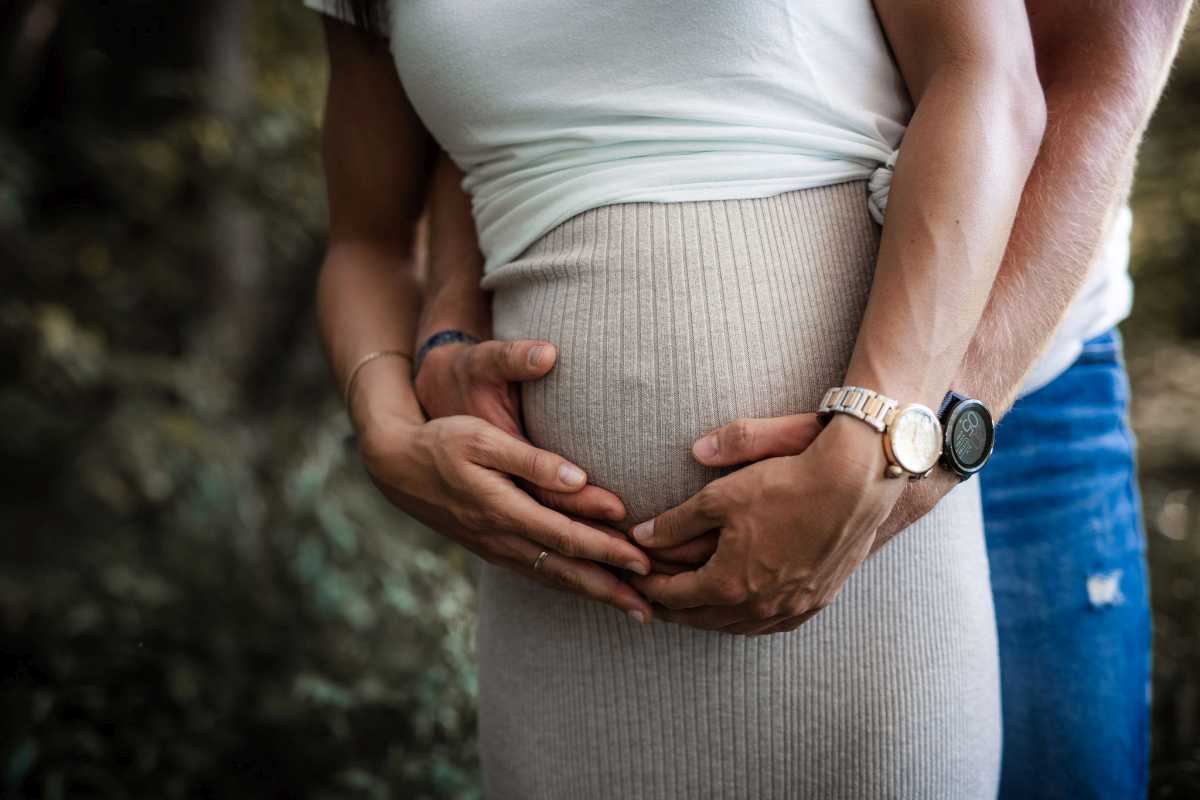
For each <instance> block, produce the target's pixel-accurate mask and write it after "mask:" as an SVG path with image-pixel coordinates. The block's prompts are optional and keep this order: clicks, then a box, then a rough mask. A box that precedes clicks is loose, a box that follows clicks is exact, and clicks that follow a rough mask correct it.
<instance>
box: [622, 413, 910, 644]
mask: <svg viewBox="0 0 1200 800" xmlns="http://www.w3.org/2000/svg"><path fill="white" fill-rule="evenodd" d="M810 433H811V431H810ZM718 438H719V437H718ZM732 438H733V440H734V441H738V440H746V439H745V437H744V436H743V435H742V434H740V433H739V434H738V435H737V436H735V437H732ZM804 438H805V436H801V435H797V438H795V439H793V440H792V441H793V444H799V446H801V447H803V441H804ZM749 441H751V442H753V441H755V439H754V437H753V436H751V437H749ZM760 441H767V440H766V439H760ZM809 441H811V445H810V446H809V447H808V448H807V449H805V450H804V452H802V453H801V454H800V455H794V456H786V457H775V458H768V459H766V460H763V461H759V462H758V463H755V464H752V465H750V466H747V467H745V468H743V469H741V470H739V471H737V472H735V473H733V474H731V475H727V476H725V477H723V478H719V479H718V480H715V481H713V482H712V483H710V484H708V486H706V487H704V489H702V490H701V491H700V492H699V493H698V494H696V495H694V496H693V497H692V498H690V499H688V500H686V501H685V502H684V503H683V504H682V505H680V506H677V507H676V508H673V509H671V510H669V511H667V512H665V513H663V514H661V515H659V516H658V517H656V518H655V519H653V520H650V521H648V522H645V523H642V524H641V525H638V526H637V527H636V528H634V530H633V536H634V539H635V540H636V541H637V542H638V543H639V544H641V545H643V546H644V547H650V548H661V547H674V546H679V545H682V544H684V543H685V542H688V541H690V540H693V539H695V538H696V537H699V536H702V535H704V534H706V533H707V532H709V531H712V530H714V529H715V530H717V531H718V532H719V533H718V539H717V545H716V551H715V552H714V553H713V555H712V558H711V559H709V560H708V561H707V562H706V563H705V564H704V565H703V566H701V567H700V568H699V569H697V570H694V571H689V572H681V573H677V574H674V575H664V574H652V575H649V576H646V577H642V578H638V577H633V578H631V579H630V582H631V583H632V584H633V585H634V586H635V587H636V588H637V589H638V590H639V591H641V592H642V594H644V595H645V596H646V597H647V598H649V599H650V600H652V601H654V602H655V603H657V604H659V605H660V606H662V608H661V609H660V608H657V607H656V609H655V613H656V614H657V615H658V616H659V617H661V618H663V619H666V620H668V621H673V622H678V623H681V624H685V625H690V626H692V627H697V628H706V629H712V630H724V631H727V632H730V633H742V634H763V633H775V632H779V631H786V630H792V629H794V628H796V627H798V626H799V625H801V624H803V623H804V622H805V621H806V620H807V619H809V618H810V617H811V616H812V615H813V614H815V613H817V612H818V611H820V610H821V609H822V608H825V607H826V606H827V605H828V604H829V603H830V602H832V600H833V598H834V597H835V596H836V595H837V593H838V592H839V591H840V590H841V587H842V586H843V585H844V584H845V582H846V580H847V578H849V576H850V575H851V574H852V573H853V572H854V570H855V569H857V567H858V565H859V564H861V563H862V561H863V559H865V558H866V557H867V555H868V554H869V553H870V552H871V550H872V548H873V546H874V542H875V538H876V535H875V532H876V529H877V528H878V527H879V526H880V525H881V524H882V523H883V522H884V521H885V520H886V519H887V517H888V515H889V513H891V511H892V508H893V506H894V505H895V503H896V500H897V498H898V497H899V495H900V492H901V491H902V490H903V488H904V483H905V482H904V481H899V480H889V479H886V478H884V477H883V474H884V468H885V466H886V459H885V458H884V455H883V449H882V447H880V445H879V441H878V434H876V433H874V432H873V431H871V430H870V428H868V427H867V426H865V425H863V424H862V423H860V422H858V421H857V420H853V419H850V418H847V417H835V418H834V420H833V421H832V422H831V423H830V424H829V426H828V427H826V428H825V429H824V430H823V431H821V432H820V435H819V436H816V437H815V438H811V436H810V437H809ZM717 445H718V446H717V450H716V454H715V455H714V456H712V457H722V456H721V449H722V443H721V441H718V443H717ZM706 452H707V451H706ZM755 452H758V451H755ZM746 454H749V453H746ZM742 455H743V454H740V453H737V451H734V450H729V449H727V450H726V453H725V455H724V456H723V458H728V459H735V458H736V460H735V461H732V462H730V463H740V462H741V461H742V460H743V459H742Z"/></svg>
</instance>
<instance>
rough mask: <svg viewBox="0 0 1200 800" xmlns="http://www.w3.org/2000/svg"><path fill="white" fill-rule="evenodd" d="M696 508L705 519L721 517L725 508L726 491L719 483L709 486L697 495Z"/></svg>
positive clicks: (715, 482)
mask: <svg viewBox="0 0 1200 800" xmlns="http://www.w3.org/2000/svg"><path fill="white" fill-rule="evenodd" d="M696 508H697V510H699V512H700V513H701V514H703V515H704V516H705V517H709V518H710V519H711V518H715V517H719V516H721V514H722V512H723V510H724V508H725V490H724V488H723V487H722V486H721V484H720V482H719V481H714V482H713V483H710V484H708V485H707V486H705V487H704V488H703V489H701V490H700V493H699V494H698V495H696Z"/></svg>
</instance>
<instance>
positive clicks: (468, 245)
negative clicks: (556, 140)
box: [417, 153, 492, 342]
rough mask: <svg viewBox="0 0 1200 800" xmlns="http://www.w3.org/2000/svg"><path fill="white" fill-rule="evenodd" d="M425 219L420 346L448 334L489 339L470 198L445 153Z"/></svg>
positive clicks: (488, 316)
mask: <svg viewBox="0 0 1200 800" xmlns="http://www.w3.org/2000/svg"><path fill="white" fill-rule="evenodd" d="M428 215H429V216H428V218H429V271H428V275H427V276H426V280H425V293H424V298H423V303H422V307H421V319H420V323H419V324H418V327H417V339H418V342H420V341H423V340H424V339H425V338H426V337H428V336H429V335H430V334H432V333H434V332H436V331H439V330H445V329H447V328H452V329H455V330H461V331H465V332H467V333H470V334H473V335H475V336H478V337H479V338H481V339H488V338H491V332H492V315H491V306H490V304H489V302H488V296H487V294H486V293H485V292H484V291H483V290H482V289H480V288H479V281H480V279H481V278H482V276H483V255H482V254H481V253H480V252H479V244H478V239H477V237H476V233H475V221H474V218H473V217H472V215H471V198H470V195H468V194H467V193H466V192H464V191H463V190H462V172H461V171H460V170H459V169H458V167H456V166H455V165H454V163H453V162H452V161H451V160H450V158H449V157H448V156H447V155H446V154H445V153H443V154H442V155H441V157H440V158H439V159H438V163H437V167H436V168H435V170H434V174H433V180H432V184H431V186H430V194H429V207H428Z"/></svg>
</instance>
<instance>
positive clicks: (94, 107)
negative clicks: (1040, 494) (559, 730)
mask: <svg viewBox="0 0 1200 800" xmlns="http://www.w3.org/2000/svg"><path fill="white" fill-rule="evenodd" d="M323 62H324V52H323V42H322V40H321V35H320V25H319V20H318V18H317V17H316V16H315V15H314V14H312V13H311V12H307V11H304V10H303V9H301V8H300V7H299V2H298V0H259V2H255V3H244V2H241V0H204V2H198V3H154V2H149V0H141V1H140V2H139V1H137V0H124V1H123V2H111V3H66V2H62V0H20V1H17V2H12V3H7V4H5V5H4V6H3V7H0V70H2V72H0V76H2V81H0V103H2V104H3V105H2V106H0V113H2V117H0V259H2V263H3V272H2V273H0V276H2V277H0V287H2V290H0V498H2V505H0V526H2V531H3V536H2V537H0V548H2V551H0V659H2V660H0V724H2V727H0V797H4V798H61V797H77V796H99V797H154V798H159V797H215V798H240V797H256V798H258V797H288V798H298V797H306V798H325V797H364V798H388V797H394V798H418V797H475V796H478V794H479V790H478V768H477V758H476V752H475V747H474V727H475V716H474V714H475V711H474V698H475V684H474V669H473V662H472V658H473V656H472V639H473V635H474V593H473V589H472V586H471V583H470V581H469V579H468V575H467V570H466V566H465V562H464V559H463V556H462V554H461V553H460V552H458V551H456V550H454V549H453V548H450V547H447V546H445V545H444V544H443V543H442V541H441V540H440V539H439V538H438V537H437V536H435V535H433V534H431V533H429V532H427V531H424V530H422V529H421V528H419V527H418V526H416V525H415V524H413V523H411V522H409V521H408V520H407V519H405V518H404V517H403V516H402V515H400V514H398V513H396V512H394V511H392V510H391V509H390V508H389V507H388V506H387V504H386V503H385V502H383V501H382V500H381V499H380V498H379V497H378V496H377V495H376V492H375V491H374V489H373V487H372V486H371V484H370V483H369V481H368V480H367V479H366V477H365V475H364V474H363V472H362V470H361V468H360V467H359V466H358V463H357V460H356V458H355V456H354V453H353V451H351V450H350V449H349V448H348V447H347V445H346V441H345V437H346V435H347V433H348V426H347V424H346V422H345V420H344V418H343V415H342V413H341V407H340V403H339V399H338V397H337V394H336V392H335V390H334V388H333V386H332V384H331V382H330V380H329V378H328V376H327V374H326V368H325V365H324V362H323V360H322V356H321V353H320V348H319V343H318V341H317V338H316V335H315V329H314V324H313V320H312V316H313V315H312V296H313V287H314V279H315V275H316V270H317V267H318V265H319V263H320V259H321V255H322V238H323V226H324V223H325V208H324V194H323V187H322V179H321V172H320V164H319V161H318V139H319V135H318V124H319V119H320V106H321V100H322V94H323V91H324V82H325V73H324V63H323ZM1198 123H1200V34H1198V33H1197V32H1196V21H1195V19H1193V24H1192V26H1191V30H1190V33H1189V37H1188V41H1187V42H1185V44H1184V47H1183V49H1182V51H1181V56H1180V60H1179V63H1178V65H1177V67H1176V70H1175V74H1174V77H1173V79H1172V81H1171V84H1170V86H1169V88H1168V92H1167V95H1166V97H1165V99H1164V101H1163V104H1162V106H1161V108H1160V110H1159V112H1158V114H1157V115H1156V117H1155V120H1154V123H1153V125H1152V127H1151V131H1150V135H1149V138H1148V140H1147V142H1146V143H1145V146H1144V147H1143V149H1142V158H1141V166H1140V170H1139V179H1138V182H1137V184H1136V188H1135V198H1134V201H1135V216H1136V229H1135V242H1134V253H1135V256H1134V269H1135V280H1136V283H1137V303H1136V307H1135V312H1134V316H1133V318H1132V319H1130V320H1129V321H1128V322H1127V323H1126V324H1125V326H1124V332H1125V335H1126V342H1127V347H1128V351H1127V355H1128V362H1129V367H1130V371H1131V373H1132V376H1133V380H1134V387H1135V406H1134V421H1135V426H1136V429H1137V432H1138V435H1139V438H1140V442H1141V454H1140V459H1141V461H1140V464H1141V473H1142V480H1143V488H1144V494H1145V510H1146V522H1147V530H1148V535H1149V541H1150V558H1151V562H1152V572H1153V600H1154V612H1155V626H1156V634H1155V637H1156V638H1155V647H1156V650H1155V663H1154V666H1155V697H1154V769H1153V787H1152V793H1153V795H1154V796H1156V797H1200V644H1198V641H1200V640H1198V637H1197V633H1198V632H1200V631H1198V627H1200V625H1198V620H1200V614H1198V612H1200V578H1198V576H1197V569H1198V567H1200V427H1198V426H1197V425H1196V422H1195V420H1196V419H1198V418H1200V313H1198V312H1197V311H1196V302H1197V300H1196V298H1197V297H1200V272H1198V271H1197V269H1196V259H1197V256H1198V254H1200V137H1197V134H1196V129H1197V124H1198Z"/></svg>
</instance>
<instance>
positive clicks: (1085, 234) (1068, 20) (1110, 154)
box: [652, 0, 1191, 563]
mask: <svg viewBox="0 0 1200 800" xmlns="http://www.w3.org/2000/svg"><path fill="white" fill-rule="evenodd" d="M1190 5H1191V0H1164V1H1163V2H1157V3H1145V2H1142V0H1114V2H1110V3H1106V4H1104V5H1103V6H1099V7H1098V6H1096V5H1095V4H1093V3H1091V2H1090V0H1026V7H1027V8H1028V9H1029V13H1030V20H1029V21H1030V27H1031V28H1032V33H1033V47H1034V51H1035V53H1036V54H1037V62H1038V77H1039V80H1040V81H1041V84H1042V89H1043V92H1044V94H1045V97H1046V115H1047V120H1048V123H1047V128H1046V135H1045V138H1044V139H1043V141H1042V146H1041V148H1040V150H1039V151H1038V156H1037V159H1036V160H1035V161H1034V164H1033V169H1032V170H1031V172H1030V174H1029V179H1028V180H1027V181H1026V183H1025V188H1024V191H1023V193H1022V196H1021V205H1020V208H1019V209H1018V211H1017V217H1016V220H1015V221H1014V223H1013V229H1012V234H1011V235H1010V237H1009V242H1008V249H1007V250H1006V251H1005V254H1004V261H1003V263H1002V264H1001V266H1000V270H999V272H998V273H997V276H996V282H995V285H994V286H993V287H992V292H991V294H990V295H989V296H988V302H987V306H986V308H985V309H984V312H983V315H982V317H981V318H980V321H979V327H978V328H976V330H975V335H974V337H973V338H972V339H971V344H970V346H969V347H968V348H967V353H966V355H965V356H964V358H963V361H962V363H961V364H960V365H959V368H958V371H957V373H956V376H955V378H954V380H953V382H952V386H953V387H954V389H955V390H956V391H959V392H961V393H963V394H966V395H967V396H969V397H976V398H979V399H981V400H983V401H984V402H985V403H987V405H988V407H989V408H990V410H991V412H992V415H993V416H994V417H996V418H997V419H999V418H1000V417H1001V416H1002V415H1003V414H1004V413H1005V412H1006V411H1007V410H1008V409H1009V407H1010V406H1011V405H1012V403H1013V399H1014V398H1015V396H1016V393H1017V391H1018V389H1019V388H1020V385H1021V381H1022V379H1023V378H1024V376H1025V374H1026V373H1027V372H1028V371H1029V369H1030V368H1031V367H1032V366H1033V364H1034V362H1035V361H1036V360H1037V358H1038V356H1039V355H1040V354H1041V352H1042V351H1043V349H1044V348H1045V346H1046V344H1047V342H1048V341H1049V340H1050V338H1051V336H1052V334H1053V333H1054V330H1055V328H1056V327H1057V325H1058V323H1059V321H1060V320H1061V319H1062V315H1063V313H1064V312H1065V311H1066V309H1067V307H1068V306H1069V305H1070V303H1071V301H1072V299H1073V298H1074V297H1075V295H1076V293H1077V292H1078V290H1079V287H1080V286H1081V285H1082V284H1083V281H1084V278H1085V277H1086V275H1087V272H1088V269H1089V268H1090V266H1091V264H1092V262H1093V260H1094V258H1095V256H1096V253H1097V252H1098V251H1099V249H1100V245H1101V244H1102V243H1103V241H1104V236H1105V234H1106V231H1107V226H1106V220H1107V218H1108V217H1109V215H1110V213H1111V212H1112V211H1113V210H1114V209H1116V208H1119V206H1120V203H1121V202H1122V200H1123V198H1124V197H1125V195H1126V194H1127V193H1128V190H1129V184H1130V183H1131V181H1132V178H1133V170H1134V165H1135V155H1136V152H1137V148H1138V144H1139V143H1140V141H1141V139H1142V135H1143V133H1144V131H1145V128H1146V124H1147V122H1148V121H1149V119H1150V115H1151V112H1153V110H1154V107H1155V105H1156V104H1157V103H1158V99H1159V97H1160V95H1161V93H1162V89H1163V84H1164V83H1165V82H1166V77H1167V73H1168V71H1169V67H1170V65H1171V62H1172V61H1173V60H1174V56H1175V52H1176V50H1177V49H1178V47H1179V41H1180V38H1181V36H1182V32H1183V27H1184V23H1185V22H1186V20H1187V15H1188V8H1189V7H1190ZM1080 187H1083V188H1084V190H1083V191H1081V189H1080ZM818 430H819V426H818V425H817V422H816V415H815V414H812V413H806V414H795V415H791V416H787V417H775V418H770V419H740V420H735V421H733V422H731V423H729V424H728V425H725V426H724V427H722V428H721V429H719V430H717V431H714V432H712V433H711V434H709V436H711V437H712V443H713V444H715V447H712V446H708V443H706V442H704V441H703V440H702V441H701V442H697V444H696V447H695V454H696V458H697V460H698V461H700V463H702V464H705V465H707V466H713V467H723V466H734V465H738V464H746V463H749V462H752V461H759V460H762V459H764V458H770V457H772V456H787V455H796V454H797V453H799V452H800V451H802V450H803V449H804V448H805V447H807V446H808V445H809V444H810V443H811V442H812V440H813V437H814V436H815V435H816V433H817V431H818ZM705 438H706V439H707V438H708V437H705ZM958 483H959V480H958V477H957V476H955V475H953V474H952V473H950V472H947V471H946V470H935V471H934V474H933V475H932V476H930V478H929V479H927V480H923V481H916V482H913V483H910V484H909V485H908V486H907V488H906V489H905V491H904V494H903V496H902V497H901V499H900V502H898V503H897V504H896V506H895V508H893V509H892V513H891V516H889V517H888V520H887V522H886V523H884V525H883V526H882V527H881V528H880V530H879V535H878V537H877V538H876V540H875V548H876V549H878V548H879V547H880V546H882V545H883V544H884V543H885V542H886V541H887V540H889V539H890V538H892V537H893V536H894V535H895V534H896V533H898V532H899V531H901V530H903V529H904V528H907V527H908V526H909V525H911V524H912V523H913V522H915V521H916V520H918V519H920V518H921V517H923V516H924V515H925V514H927V513H928V512H929V511H930V510H931V509H932V508H933V507H934V506H935V505H936V504H937V503H938V502H939V501H940V500H941V499H942V497H943V496H945V494H946V493H947V492H949V491H950V490H951V489H953V488H954V487H955V486H957V485H958ZM694 541H695V542H696V544H697V546H696V547H694V548H693V557H694V559H695V561H694V562H693V563H703V562H704V561H705V560H706V559H707V558H708V557H709V556H711V555H712V552H713V551H714V550H715V548H716V539H715V537H706V541H704V542H703V544H704V545H705V546H703V547H700V546H699V545H700V544H701V542H700V540H694ZM652 555H653V554H652Z"/></svg>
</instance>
